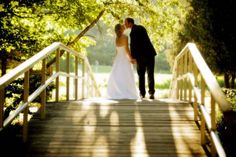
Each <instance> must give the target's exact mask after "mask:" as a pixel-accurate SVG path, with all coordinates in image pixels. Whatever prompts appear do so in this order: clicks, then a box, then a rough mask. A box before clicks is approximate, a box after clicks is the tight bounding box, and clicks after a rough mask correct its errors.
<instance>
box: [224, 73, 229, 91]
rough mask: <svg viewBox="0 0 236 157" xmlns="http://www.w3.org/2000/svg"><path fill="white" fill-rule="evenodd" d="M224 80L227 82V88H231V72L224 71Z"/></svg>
mask: <svg viewBox="0 0 236 157" xmlns="http://www.w3.org/2000/svg"><path fill="white" fill-rule="evenodd" d="M224 82H225V88H229V87H230V84H229V74H228V73H224Z"/></svg>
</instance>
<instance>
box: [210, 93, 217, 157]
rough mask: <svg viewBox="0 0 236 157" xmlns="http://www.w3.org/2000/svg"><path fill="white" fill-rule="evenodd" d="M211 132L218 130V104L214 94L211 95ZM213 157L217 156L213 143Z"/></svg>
mask: <svg viewBox="0 0 236 157" xmlns="http://www.w3.org/2000/svg"><path fill="white" fill-rule="evenodd" d="M211 130H213V131H215V130H216V103H215V99H214V97H213V95H212V94H211ZM211 156H212V157H215V156H216V148H215V146H214V144H213V142H212V143H211Z"/></svg>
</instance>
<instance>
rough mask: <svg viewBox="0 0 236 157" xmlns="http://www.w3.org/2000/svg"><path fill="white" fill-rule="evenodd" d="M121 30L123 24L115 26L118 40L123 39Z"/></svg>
mask: <svg viewBox="0 0 236 157" xmlns="http://www.w3.org/2000/svg"><path fill="white" fill-rule="evenodd" d="M121 28H122V26H121V24H119V23H118V24H116V26H115V32H116V36H117V38H119V37H121V35H122V31H121Z"/></svg>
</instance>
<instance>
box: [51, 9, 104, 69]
mask: <svg viewBox="0 0 236 157" xmlns="http://www.w3.org/2000/svg"><path fill="white" fill-rule="evenodd" d="M104 12H105V9H103V10H102V11H101V12H100V13H99V14H98V16H97V18H96V19H95V20H94V21H92V22H91V23H90V24H89V25H88V26H87V27H86V28H85V29H84V30H83V31H82V32H80V33H79V34H78V35H77V37H75V39H74V40H72V41H71V42H68V43H67V46H69V47H72V46H73V45H74V44H75V43H76V42H77V41H78V40H79V39H80V38H81V37H83V36H84V34H85V33H86V32H87V31H88V30H90V29H91V28H92V27H93V26H94V25H95V24H96V23H97V22H98V20H99V19H100V18H101V17H102V15H103V13H104ZM63 54H64V51H61V52H60V56H62V55H63ZM55 62H56V57H55V58H53V59H52V60H51V61H49V62H48V63H47V68H48V67H50V66H51V65H52V64H54V63H55Z"/></svg>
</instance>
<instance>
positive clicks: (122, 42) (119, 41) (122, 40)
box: [116, 35, 128, 47]
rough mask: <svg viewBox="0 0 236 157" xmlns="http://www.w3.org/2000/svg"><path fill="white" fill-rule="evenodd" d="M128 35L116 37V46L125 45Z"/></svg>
mask: <svg viewBox="0 0 236 157" xmlns="http://www.w3.org/2000/svg"><path fill="white" fill-rule="evenodd" d="M127 39H128V37H127V36H126V35H122V36H120V37H119V38H116V46H118V47H121V46H126V44H127Z"/></svg>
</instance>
